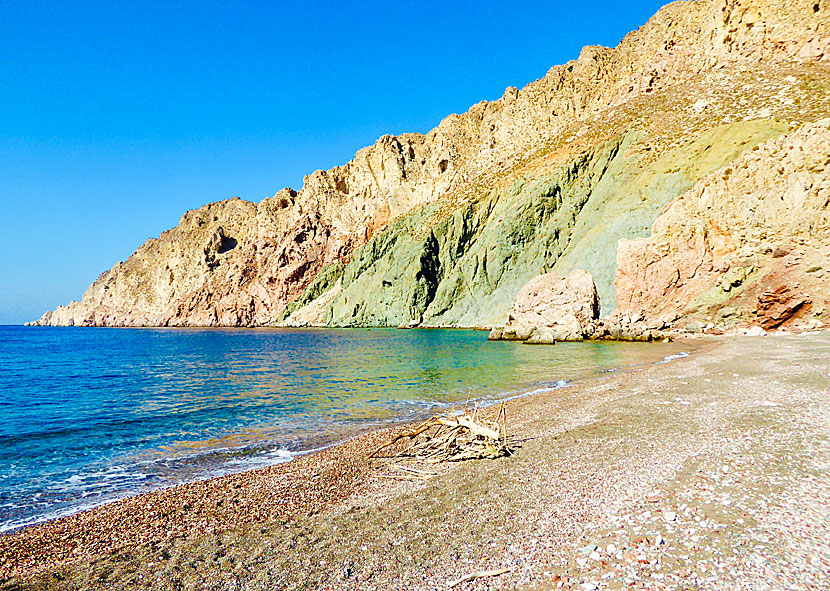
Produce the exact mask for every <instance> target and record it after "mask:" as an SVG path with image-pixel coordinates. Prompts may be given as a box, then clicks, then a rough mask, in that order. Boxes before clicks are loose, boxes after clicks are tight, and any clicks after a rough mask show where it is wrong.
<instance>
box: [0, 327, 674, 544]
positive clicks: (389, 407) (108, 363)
mask: <svg viewBox="0 0 830 591" xmlns="http://www.w3.org/2000/svg"><path fill="white" fill-rule="evenodd" d="M685 351H688V343H687V344H683V345H678V344H675V343H655V344H644V343H568V344H564V343H560V344H558V345H555V346H528V345H522V344H519V343H510V342H488V341H487V333H485V332H473V331H464V330H394V329H372V330H366V329H348V330H294V329H228V330H224V329H110V328H42V327H38V328H35V327H32V328H27V327H20V326H5V327H0V532H2V531H8V530H10V529H14V528H16V527H20V526H22V525H26V524H31V523H36V522H38V521H42V520H44V519H48V518H51V517H56V516H59V515H65V514H69V513H73V512H76V511H78V510H81V509H83V508H88V507H92V506H95V505H99V504H101V503H103V502H106V501H108V500H112V499H115V498H120V497H123V496H125V495H128V494H133V493H136V492H140V491H145V490H150V489H154V488H160V487H165V486H169V485H173V484H176V483H180V482H185V481H191V480H196V479H203V478H209V477H212V476H216V475H221V474H227V473H231V472H238V471H242V470H246V469H251V468H255V467H259V466H265V465H269V464H274V463H278V462H282V461H287V460H289V459H290V458H291V457H293V456H294V455H296V454H297V453H301V452H303V451H307V450H310V449H314V448H317V447H320V446H324V445H327V444H330V443H332V442H335V441H338V440H342V439H344V438H346V437H349V436H351V435H354V434H356V433H359V432H362V431H365V430H367V429H370V428H373V427H377V426H382V425H388V424H391V423H395V422H400V421H407V420H414V419H419V418H422V417H425V416H428V415H429V414H430V413H433V412H435V411H436V410H437V409H442V408H447V407H448V406H449V405H451V404H453V403H459V402H460V403H463V402H464V400H465V399H466V397H467V395H468V393H471V395H472V399H478V400H482V401H495V400H499V399H502V398H506V397H511V396H517V395H523V394H526V393H530V392H534V391H540V390H550V389H555V388H559V387H562V386H565V385H566V384H568V383H571V382H574V381H578V380H582V379H586V378H589V377H593V376H597V375H600V374H602V373H604V372H608V371H614V370H617V371H620V370H626V369H630V368H634V367H637V366H644V365H648V364H651V363H656V362H659V361H661V360H664V359H665V358H670V357H673V356H676V355H678V354H680V355H682V354H684V353H685Z"/></svg>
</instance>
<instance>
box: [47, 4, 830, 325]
mask: <svg viewBox="0 0 830 591" xmlns="http://www.w3.org/2000/svg"><path fill="white" fill-rule="evenodd" d="M828 15H830V4H828V2H827V0H822V1H819V2H813V1H810V2H798V3H792V2H786V1H783V0H738V1H735V0H728V1H725V0H698V1H697V2H675V3H672V4H670V5H668V6H666V7H664V8H663V9H661V10H660V11H659V12H658V13H657V14H656V15H655V16H654V17H653V18H652V19H651V20H650V21H649V22H648V23H647V24H646V25H644V26H643V27H641V28H640V29H639V30H637V31H634V32H633V33H631V34H629V35H628V36H626V38H625V39H624V40H623V41H622V42H621V43H620V45H619V46H618V47H616V48H614V49H610V48H602V47H586V48H585V49H583V51H582V53H581V54H580V56H579V59H577V60H575V61H572V62H569V63H567V64H565V65H562V66H556V67H554V68H552V69H551V70H550V71H549V72H548V73H547V75H546V76H545V77H544V78H542V79H540V80H538V81H536V82H534V83H532V84H530V85H528V86H527V87H525V88H523V89H521V90H517V89H515V88H508V89H507V91H506V92H505V94H504V96H503V97H502V98H501V99H499V100H497V101H493V102H481V103H478V104H476V105H474V106H473V107H472V108H471V109H470V110H469V111H468V112H467V113H465V114H463V115H451V116H449V117H447V118H446V119H445V120H444V121H443V122H442V123H441V124H440V125H439V126H438V127H437V128H435V129H434V130H432V131H431V132H429V133H428V134H425V135H420V134H404V135H401V136H397V137H393V136H384V137H382V138H381V139H379V140H378V141H377V142H376V143H375V144H374V145H373V146H370V147H368V148H364V149H363V150H360V151H359V152H358V153H357V154H356V155H355V158H354V159H353V160H352V161H351V162H349V163H347V164H345V165H344V166H340V167H335V168H333V169H331V170H329V171H317V172H315V173H313V174H311V175H309V176H307V177H306V178H305V181H304V186H303V188H302V189H301V190H300V191H294V190H291V189H283V190H282V191H280V192H278V193H277V194H276V195H275V196H274V197H271V198H268V199H265V200H264V201H262V202H261V203H258V204H254V203H250V202H246V201H243V200H241V199H231V200H227V201H222V202H218V203H212V204H209V205H206V206H204V207H202V208H200V209H198V210H194V211H190V212H187V213H186V214H185V215H184V216H183V217H182V219H181V221H180V223H179V225H178V226H177V227H176V228H174V229H172V230H169V231H167V232H165V233H164V234H162V235H161V236H160V237H159V238H158V239H152V240H149V241H147V242H146V243H145V244H144V245H142V246H141V247H140V248H139V249H138V250H137V251H136V253H135V254H133V255H132V256H131V257H130V258H129V259H128V260H127V261H125V262H123V263H118V264H117V265H115V267H113V268H112V269H111V270H109V271H107V272H105V273H103V274H102V275H101V276H100V277H99V278H98V279H97V280H96V281H95V282H94V283H93V285H92V286H91V287H90V288H89V289H88V290H87V292H86V293H85V294H84V297H83V299H82V300H81V301H80V302H72V303H70V304H69V305H67V306H61V307H59V308H57V309H56V310H54V311H51V312H47V313H46V314H45V315H44V316H43V317H42V318H41V319H40V320H38V321H37V324H51V325H67V324H68V325H109V326H177V325H196V326H219V325H221V326H254V325H279V324H290V325H299V326H303V325H337V326H359V325H381V326H398V325H401V324H405V325H410V326H418V325H420V326H446V325H460V326H480V325H483V326H502V325H503V324H504V323H505V321H506V320H507V313H508V310H509V309H510V307H511V305H512V304H513V302H514V300H515V297H516V295H517V294H518V292H519V290H520V289H521V288H522V286H524V285H525V284H526V283H527V282H528V281H530V280H531V279H533V277H535V276H537V275H539V274H540V273H542V272H547V271H554V272H556V273H559V274H560V275H568V274H569V273H571V272H572V271H574V270H576V269H584V270H586V271H588V272H590V273H591V275H592V276H593V278H594V281H595V282H596V287H597V291H598V294H599V298H600V302H601V306H602V312H603V313H604V314H606V315H607V314H609V313H611V312H614V310H615V309H616V308H617V302H619V310H618V311H617V312H616V314H615V315H613V316H612V317H611V318H616V319H618V320H619V322H616V321H615V322H611V323H610V324H609V326H610V327H611V328H610V330H605V334H611V333H613V332H614V331H615V330H616V331H617V332H618V333H620V331H625V330H629V328H625V327H635V328H633V329H631V330H634V332H636V331H637V330H639V328H637V327H640V328H645V326H646V325H648V326H655V327H656V326H657V325H658V324H659V325H661V326H663V325H665V326H675V327H677V326H681V325H683V323H687V324H693V323H698V324H699V325H700V327H701V330H702V329H703V328H704V327H706V326H708V325H709V324H711V325H712V327H714V328H716V329H724V328H729V327H732V326H740V325H741V324H749V323H757V324H761V325H763V326H765V327H768V328H774V327H776V326H781V325H788V324H787V323H788V322H789V323H790V324H793V323H795V324H797V322H806V321H804V320H803V318H805V317H808V316H809V322H818V323H822V322H824V320H825V319H826V316H827V312H826V310H825V308H824V305H825V304H824V303H823V302H824V300H822V299H821V296H820V294H821V293H828V292H830V290H828V289H827V287H828V285H827V281H828V279H830V277H828V275H827V274H826V272H825V270H824V269H823V268H822V265H823V264H824V263H823V262H822V261H821V260H820V257H821V256H824V257H825V259H824V260H826V253H827V246H828V244H830V243H829V242H828V237H827V233H826V230H825V228H826V219H827V217H826V216H827V208H828V204H827V202H826V195H825V193H826V185H827V182H828V173H827V166H826V164H827V161H826V159H827V154H828V152H827V145H826V142H825V140H824V139H822V138H823V137H824V134H825V133H826V127H827V126H826V125H824V124H821V123H817V122H818V121H821V120H823V119H825V118H827V117H828V116H830V71H828V64H830V17H828ZM794 150H796V151H797V150H800V151H801V152H799V153H801V154H802V155H801V156H800V157H796V156H795V155H794ZM779 169H780V171H779ZM727 170H728V171H729V172H728V173H727V172H726V171H727ZM757 171H761V172H763V173H764V174H755V172H757ZM724 175H726V176H727V178H723V176H724ZM782 191H783V192H784V193H785V194H786V195H787V196H786V198H784V199H783V200H782V199H781V198H780V196H781V194H784V193H781V192H782ZM823 199H824V201H822V200H823ZM779 201H782V203H783V205H782V204H780V203H779ZM759 203H760V204H761V205H758V204H759ZM753 207H754V209H753ZM747 208H749V209H747ZM776 208H777V209H776ZM745 210H746V211H756V210H758V211H759V212H761V213H763V214H764V215H766V216H767V217H766V218H765V219H764V220H762V221H761V222H758V220H756V219H755V217H754V216H755V214H751V215H744V214H743V213H742V212H744V211H745ZM776 211H786V212H787V214H788V215H787V216H786V218H783V217H778V216H777V214H776ZM742 216H743V217H742ZM816 216H818V220H823V221H816V224H814V225H812V226H811V225H810V223H811V222H810V220H812V219H815V218H816ZM726 219H729V220H732V221H735V220H737V222H736V223H734V224H733V223H731V222H729V223H724V222H723V220H726ZM786 220H789V221H786ZM652 225H654V228H653V229H652ZM715 231H717V232H721V233H722V234H723V236H722V237H720V238H717V239H715V238H714V237H713V236H712V232H715ZM650 234H651V235H652V236H651V237H650V238H649V235H650ZM761 234H763V236H762V235H761ZM689 236H691V237H692V238H694V240H696V242H694V243H693V244H678V243H677V241H682V240H686V239H687V238H688V237H689ZM621 240H622V242H621V243H620V248H619V253H618V242H619V241H621ZM768 249H771V250H768ZM750 251H751V252H750ZM784 251H786V253H787V254H784V255H780V253H782V252H784ZM666 253H669V254H670V256H665V255H666ZM776 254H778V255H779V256H776ZM814 267H818V269H814ZM742 274H743V277H741V276H742ZM672 277H678V279H675V280H672V279H671V278H672ZM762 279H763V280H762ZM793 279H794V281H793ZM726 286H731V287H729V289H725V287H726ZM802 286H803V287H805V289H804V290H802ZM784 287H786V288H787V289H786V290H784V289H783V288H784ZM713 290H714V291H713ZM718 290H719V291H718ZM753 290H754V291H753ZM822 290H823V291H822ZM724 293H725V294H727V296H724V295H723V294H724ZM739 294H742V295H740V296H739ZM816 294H818V295H816ZM799 302H800V303H799ZM638 323H640V324H638ZM640 325H642V326H640ZM620 327H623V328H620Z"/></svg>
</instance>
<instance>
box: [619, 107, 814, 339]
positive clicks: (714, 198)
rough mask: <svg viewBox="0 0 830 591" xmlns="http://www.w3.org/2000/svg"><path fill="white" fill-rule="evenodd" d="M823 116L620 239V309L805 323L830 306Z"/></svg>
mask: <svg viewBox="0 0 830 591" xmlns="http://www.w3.org/2000/svg"><path fill="white" fill-rule="evenodd" d="M828 261H830V119H826V120H823V121H820V122H817V123H812V124H808V125H804V126H801V127H799V128H798V129H796V130H794V131H793V132H791V133H787V134H785V135H783V136H782V137H780V138H776V139H773V140H769V141H767V142H765V143H763V144H761V145H759V146H757V147H756V149H754V150H751V151H749V152H747V153H746V154H744V155H743V156H741V157H739V158H738V159H736V160H735V162H734V163H733V164H732V165H731V166H729V167H726V168H723V169H721V170H719V171H717V172H716V173H713V174H710V175H707V176H706V177H704V178H703V179H701V180H700V181H699V182H698V183H696V184H695V186H694V187H693V188H692V189H690V190H689V191H687V192H686V193H684V194H683V195H682V196H681V197H680V198H678V199H677V200H675V201H674V202H672V203H671V205H670V206H669V207H668V208H667V210H666V211H665V212H664V213H663V214H661V215H660V216H659V217H658V218H657V220H656V221H655V222H654V227H653V230H652V234H651V236H650V237H648V238H638V239H635V240H623V241H621V243H620V247H619V254H618V259H617V278H616V285H617V295H618V298H619V304H620V308H621V309H623V310H626V311H641V310H642V311H643V313H644V314H646V315H648V316H651V317H658V316H662V317H667V318H671V319H678V318H682V319H683V323H685V324H688V323H689V322H690V321H693V320H702V321H705V322H708V321H713V323H714V326H715V327H716V328H721V329H723V328H730V327H733V326H736V325H744V326H748V325H750V324H757V325H759V326H761V327H762V328H764V329H772V328H777V327H780V326H785V325H786V326H806V327H811V326H813V325H814V324H815V322H813V321H814V320H815V319H816V318H817V317H821V316H824V315H825V311H826V310H827V308H828V305H830V269H826V267H828Z"/></svg>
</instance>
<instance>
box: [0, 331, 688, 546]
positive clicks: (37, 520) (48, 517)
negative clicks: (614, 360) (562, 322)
mask: <svg viewBox="0 0 830 591" xmlns="http://www.w3.org/2000/svg"><path fill="white" fill-rule="evenodd" d="M61 328H62V327H61ZM70 328H71V327H70ZM80 328H85V327H80ZM115 328H119V327H115ZM174 328H178V327H174ZM196 330H201V328H200V327H197V328H196ZM299 330H304V329H299ZM324 330H328V329H324ZM386 330H394V329H392V328H387V329H386ZM622 342H623V341H621V343H622ZM689 342H690V344H691V345H692V348H691V350H698V349H700V345H699V343H695V342H694V340H690V341H689ZM597 343H599V344H607V343H608V341H603V342H601V343H600V342H599V341H585V342H584V344H586V345H589V344H597ZM572 345H574V343H567V344H566V346H572ZM577 345H578V343H577ZM488 346H489V345H488ZM687 354H688V353H686V352H685V351H681V352H678V353H672V354H670V355H667V356H666V357H662V358H661V357H660V355H661V354H656V355H653V360H645V359H643V360H639V361H638V362H637V363H636V364H633V365H622V366H620V367H614V368H609V369H601V368H597V369H596V370H595V371H596V373H595V374H594V375H590V376H587V377H586V376H582V375H578V374H577V375H576V377H573V378H567V379H557V380H555V382H546V381H542V382H539V383H537V384H533V385H530V384H527V385H523V386H515V387H509V388H507V389H504V390H499V391H498V392H497V393H496V394H495V397H492V396H484V395H483V396H482V397H481V398H474V399H470V400H469V402H470V403H471V404H476V403H479V404H480V406H481V408H488V407H490V406H493V405H497V404H499V403H500V402H502V401H504V402H509V401H512V400H518V399H521V398H525V397H528V396H535V395H538V394H540V393H546V392H549V391H554V390H557V389H560V388H563V387H572V386H574V385H576V384H580V383H583V382H585V381H586V380H591V379H595V378H601V379H604V378H605V377H609V376H608V375H607V374H609V373H625V372H628V371H635V370H637V369H639V368H642V367H648V366H650V365H652V364H660V363H665V362H667V361H670V360H674V359H676V358H678V355H679V356H680V357H682V356H684V355H687ZM432 402H433V404H434V407H433V408H432V409H431V410H429V411H426V412H423V413H422V414H421V415H419V416H417V417H415V418H413V417H411V416H401V417H395V418H389V419H387V420H382V421H379V422H368V423H366V424H365V425H362V426H359V427H355V428H351V429H343V430H342V432H341V433H336V434H335V433H331V434H329V436H327V437H319V436H318V437H314V436H312V435H311V434H309V436H308V437H306V438H305V439H303V440H302V442H301V443H300V444H299V445H298V447H296V448H294V449H292V450H290V451H289V450H285V456H286V457H285V458H284V459H282V458H281V459H279V460H275V461H273V462H257V458H258V457H259V456H257V455H253V456H250V457H247V460H248V461H249V462H250V463H251V464H252V465H250V466H247V467H239V468H236V469H232V470H226V467H225V465H224V464H221V463H220V464H216V465H215V466H213V467H212V468H210V469H209V470H208V471H206V473H204V474H203V475H202V476H199V477H196V478H189V479H184V480H180V481H178V482H169V483H166V484H162V485H161V486H157V487H145V488H136V489H132V490H121V491H118V492H116V493H115V494H113V495H112V496H110V497H109V498H103V499H99V500H93V501H90V502H85V503H78V504H77V505H74V506H64V507H59V508H56V509H54V510H51V511H50V512H49V513H47V514H43V515H38V516H32V517H29V518H27V519H26V521H25V522H23V523H16V524H14V525H9V526H6V525H5V524H4V525H3V526H2V527H0V536H5V535H13V534H15V533H18V532H21V531H23V530H25V529H28V528H32V527H38V526H41V525H44V524H47V523H50V522H53V521H57V520H60V519H65V518H69V517H72V516H73V515H76V514H78V513H83V512H86V511H93V510H96V509H98V508H100V507H103V506H105V505H109V504H111V503H118V502H122V501H125V500H127V499H129V498H131V497H135V496H140V495H145V494H152V493H155V492H159V491H163V490H167V489H170V488H174V487H177V486H182V485H187V484H195V483H198V482H206V481H210V480H213V479H216V478H222V477H225V476H233V475H238V474H244V473H247V472H251V471H254V470H258V469H264V468H269V467H273V466H278V465H281V464H285V463H289V462H292V461H295V460H296V459H297V458H299V457H302V456H305V455H308V454H312V453H316V452H318V451H321V450H325V449H328V448H331V447H336V446H338V445H341V444H344V443H346V442H348V441H350V440H352V439H355V438H357V437H360V436H362V435H366V434H370V433H374V432H379V431H386V430H390V429H400V428H406V427H407V426H410V425H412V424H414V423H417V422H420V421H421V420H425V419H427V418H429V416H431V415H433V414H435V413H438V412H443V411H445V410H447V409H449V408H450V407H455V406H457V405H458V404H460V403H461V402H463V401H462V400H455V401H432ZM234 436H235V434H234V433H230V434H227V435H225V436H223V437H221V438H219V439H212V440H215V441H220V442H221V441H222V440H224V438H225V437H234ZM194 443H200V442H194ZM224 449H225V448H222V447H219V448H206V451H205V452H204V453H207V454H210V453H214V452H217V451H222V450H224ZM235 449H236V448H235ZM266 455H268V454H266ZM262 457H265V456H262ZM257 464H258V465H257Z"/></svg>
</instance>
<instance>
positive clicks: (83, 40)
mask: <svg viewBox="0 0 830 591" xmlns="http://www.w3.org/2000/svg"><path fill="white" fill-rule="evenodd" d="M661 4H662V2H661V1H659V0H655V1H651V0H632V1H630V2H620V1H619V0H614V1H608V0H595V1H594V2H592V3H590V4H587V5H586V4H581V3H574V2H560V1H557V0H554V1H548V2H534V1H518V0H516V1H512V2H487V1H481V0H479V1H476V2H467V1H461V2H452V1H442V2H433V1H429V0H421V1H419V2H403V1H401V2H394V1H388V0H387V1H378V2H362V1H357V0H355V1H353V2H342V3H333V2H331V3H328V2H314V1H294V2H292V1H280V0H274V1H272V2H255V1H249V2H235V1H232V0H223V1H221V2H219V1H216V2H213V1H208V0H204V1H193V2H182V1H178V0H166V1H164V2H162V1H160V0H159V1H157V2H142V1H140V0H132V1H130V2H104V1H101V2H86V1H84V0H77V1H74V2H60V1H50V2H40V1H37V0H23V1H16V0H0V216H1V217H0V219H2V248H0V324H17V323H22V322H24V321H27V320H33V319H36V318H38V317H39V316H40V315H41V314H42V313H43V312H44V311H45V310H47V309H49V308H53V307H55V306H57V305H59V304H63V303H66V302H68V301H69V300H71V299H80V297H81V296H82V295H83V292H84V290H85V289H86V287H87V286H88V285H89V284H90V283H92V281H94V280H95V278H96V277H97V276H98V274H99V273H101V272H102V271H104V270H106V269H108V268H110V267H111V266H112V265H113V264H115V263H116V262H117V261H119V260H124V259H126V258H127V257H128V256H129V255H130V254H131V253H132V252H133V251H134V250H135V249H136V248H138V246H140V245H141V244H142V243H143V242H144V241H145V240H146V239H147V238H149V237H155V236H158V235H159V234H160V233H161V232H163V231H164V230H166V229H168V228H171V227H173V226H175V225H176V224H177V223H178V220H179V218H180V217H181V215H182V213H184V212H185V211H186V210H187V209H192V208H195V207H199V206H201V205H203V204H205V203H208V202H210V201H217V200H220V199H224V198H228V197H232V196H240V197H242V198H244V199H249V200H252V201H260V200H261V199H263V198H265V197H268V196H270V195H273V194H274V193H275V192H276V191H278V190H279V189H281V188H282V187H285V186H290V187H293V188H295V189H299V188H300V187H301V186H302V178H303V176H304V175H305V174H308V173H310V172H312V171H314V170H316V169H319V168H322V169H327V168H330V167H332V166H334V165H337V164H342V163H344V162H346V161H348V160H350V159H351V157H352V156H353V154H354V153H355V152H356V151H357V150H358V149H360V148H361V147H363V146H366V145H369V144H371V143H373V142H374V141H375V139H377V138H378V137H379V136H381V135H383V134H385V133H393V134H397V133H403V132H407V131H418V132H426V131H428V130H429V129H431V128H433V127H435V126H436V125H437V124H438V123H439V122H440V121H441V119H443V118H444V117H445V116H446V115H448V114H450V113H460V112H464V111H466V110H467V109H468V108H469V107H470V106H471V105H473V104H474V103H476V102H478V101H480V100H482V99H487V100H493V99H497V98H499V97H500V96H501V95H502V94H503V92H504V89H505V88H506V87H507V86H518V87H522V86H524V85H525V84H527V83H529V82H532V81H533V80H535V79H537V78H540V77H542V76H543V75H544V74H545V73H546V72H547V70H548V69H549V68H550V67H551V66H554V65H556V64H561V63H564V62H566V61H568V60H570V59H575V58H576V57H577V56H578V55H579V50H580V48H581V47H582V46H583V45H594V44H599V45H608V46H613V45H616V44H617V43H618V42H619V41H620V39H622V37H623V36H624V35H625V34H626V33H627V32H629V31H630V30H633V29H636V28H637V27H639V26H640V25H642V24H644V23H645V22H646V20H648V18H649V17H650V16H651V15H652V14H653V13H654V12H656V11H657V9H658V8H659V7H660V5H661Z"/></svg>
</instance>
